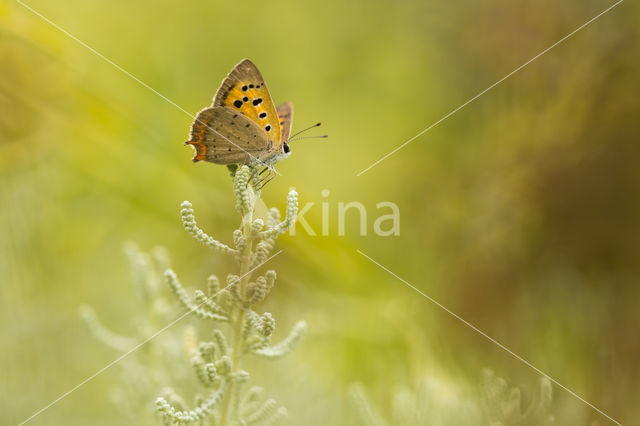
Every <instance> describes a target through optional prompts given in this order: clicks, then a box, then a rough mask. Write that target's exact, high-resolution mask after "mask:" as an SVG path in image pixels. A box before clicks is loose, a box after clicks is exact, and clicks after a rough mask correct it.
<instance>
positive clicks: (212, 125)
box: [185, 59, 320, 175]
mask: <svg viewBox="0 0 640 426" xmlns="http://www.w3.org/2000/svg"><path fill="white" fill-rule="evenodd" d="M292 121H293V104H291V103H290V102H285V103H283V104H281V105H279V106H278V107H277V108H276V107H275V105H274V103H273V100H272V99H271V95H270V94H269V90H268V89H267V86H266V84H265V82H264V79H263V78H262V75H261V74H260V71H258V68H257V67H256V65H255V64H254V63H253V62H251V61H250V60H249V59H244V60H242V61H241V62H240V63H239V64H237V65H236V66H235V67H234V68H233V70H231V72H230V73H229V75H227V77H226V78H225V79H224V80H223V81H222V85H221V86H220V88H219V89H218V91H217V92H216V95H215V97H214V99H213V104H212V105H211V106H210V107H208V108H205V109H203V110H202V111H200V112H199V113H198V115H197V116H196V117H195V120H194V121H193V124H192V125H191V132H190V133H189V140H188V141H186V142H185V144H188V145H191V146H192V147H193V148H194V150H195V155H194V157H193V161H194V162H197V161H201V160H204V161H209V162H211V163H215V164H226V165H231V164H248V165H252V166H265V169H263V172H264V170H266V169H269V170H270V171H272V172H273V175H275V169H274V168H273V165H274V164H275V163H277V162H278V161H280V160H283V159H285V158H287V157H288V156H289V154H290V153H291V149H290V147H289V143H288V142H289V137H290V134H291V125H292ZM317 125H320V123H318V124H317ZM317 125H316V126H317ZM316 126H312V127H316Z"/></svg>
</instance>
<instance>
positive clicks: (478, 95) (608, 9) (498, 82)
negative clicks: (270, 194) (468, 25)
mask: <svg viewBox="0 0 640 426" xmlns="http://www.w3.org/2000/svg"><path fill="white" fill-rule="evenodd" d="M623 1H624V0H618V1H617V2H616V3H614V4H612V5H611V6H609V7H608V8H606V9H605V10H603V11H602V12H600V13H599V14H597V15H596V16H594V17H593V18H591V19H589V20H588V21H587V22H585V23H584V24H582V25H580V26H579V27H578V28H576V29H575V30H573V31H571V32H570V33H569V34H567V35H566V36H564V37H562V38H561V39H560V40H558V41H556V42H555V43H553V44H552V45H551V46H549V47H547V48H546V49H544V50H543V51H542V52H540V53H538V54H537V55H536V56H534V57H533V58H531V59H529V60H528V61H527V62H525V63H524V64H522V65H520V66H519V67H518V68H516V69H515V70H513V71H511V72H510V73H509V74H507V75H505V76H504V77H502V78H501V79H500V80H498V81H496V82H495V83H493V84H492V85H491V86H489V87H487V88H486V89H484V90H483V91H482V92H480V93H478V94H477V95H475V96H474V97H473V98H471V99H469V100H468V101H466V102H465V103H463V104H462V105H460V106H459V107H457V108H456V109H454V110H453V111H451V112H449V113H448V114H447V115H445V116H444V117H442V118H441V119H440V120H438V121H436V122H435V123H433V124H432V125H430V126H429V127H427V128H426V129H424V130H422V131H421V132H420V133H418V134H417V135H415V136H414V137H412V138H411V139H409V140H408V141H406V142H405V143H403V144H402V145H400V146H398V147H397V148H396V149H394V150H393V151H391V152H389V153H388V154H386V155H385V156H383V157H382V158H380V159H379V160H378V161H376V162H374V163H373V164H371V165H370V166H369V167H367V168H366V169H364V170H361V171H360V172H359V173H358V174H357V175H356V176H361V175H363V174H364V173H366V172H368V171H369V170H371V169H372V168H373V167H375V166H377V165H378V164H380V163H381V162H383V161H384V160H386V159H387V158H389V157H391V156H392V155H393V154H395V153H396V152H398V151H400V150H401V149H402V148H404V147H405V146H407V145H409V144H410V143H411V142H413V141H414V140H416V139H418V138H419V137H420V136H422V135H424V134H425V133H427V132H428V131H429V130H431V129H433V128H434V127H436V126H437V125H438V124H440V123H442V122H443V121H444V120H446V119H447V118H449V117H451V116H452V115H453V114H455V113H456V112H458V111H460V110H461V109H462V108H464V107H466V106H467V105H469V104H470V103H471V102H473V101H475V100H476V99H478V98H479V97H480V96H482V95H484V94H485V93H487V92H488V91H489V90H491V89H493V88H494V87H496V86H497V85H499V84H500V83H502V82H503V81H505V80H506V79H508V78H509V77H511V76H512V75H514V74H515V73H517V72H518V71H520V70H521V69H523V68H524V67H526V66H527V65H529V64H530V63H532V62H533V61H535V60H536V59H538V58H539V57H541V56H542V55H544V54H545V53H547V52H549V51H550V50H551V49H553V48H554V47H556V46H557V45H559V44H560V43H562V42H563V41H565V40H567V39H568V38H569V37H571V36H573V35H574V34H575V33H577V32H578V31H580V30H582V29H583V28H585V27H586V26H587V25H589V24H591V23H592V22H593V21H595V20H596V19H598V18H600V17H601V16H602V15H604V14H605V13H607V12H609V11H610V10H611V9H613V8H614V7H616V6H618V5H619V4H620V3H622V2H623Z"/></svg>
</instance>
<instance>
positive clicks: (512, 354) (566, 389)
mask: <svg viewBox="0 0 640 426" xmlns="http://www.w3.org/2000/svg"><path fill="white" fill-rule="evenodd" d="M356 251H357V252H358V253H360V254H361V255H362V256H364V257H366V258H367V259H369V261H371V262H372V263H374V264H376V265H378V267H380V268H381V269H383V270H385V271H387V272H388V273H389V274H391V275H393V276H394V277H396V278H397V279H398V280H400V281H402V282H403V283H404V284H406V285H407V286H408V287H410V288H412V289H413V290H414V291H416V292H418V293H419V294H421V295H422V296H423V297H424V298H426V299H427V300H429V301H430V302H431V303H433V304H435V305H437V306H438V307H439V308H441V309H443V310H444V311H446V312H447V313H448V314H449V315H451V316H453V317H454V318H456V319H457V320H459V321H461V322H462V323H463V324H465V325H466V326H468V327H470V328H471V329H473V330H474V331H476V332H477V333H479V334H481V335H482V336H483V337H485V338H486V339H488V340H489V341H490V342H492V343H494V344H495V345H497V346H498V347H500V348H501V349H502V350H504V351H506V352H507V353H509V354H510V355H511V356H513V357H514V358H516V359H517V360H519V361H521V362H523V363H524V364H526V365H528V366H529V367H531V368H532V369H533V370H535V371H537V372H538V373H540V374H541V375H542V376H544V377H546V378H547V379H549V380H550V381H552V382H553V383H555V384H556V385H558V386H559V387H561V388H562V389H564V390H565V391H567V392H568V393H570V394H571V395H573V396H574V397H576V398H578V399H579V400H580V401H582V402H584V403H585V404H587V405H588V406H589V407H591V408H593V409H594V410H596V411H597V412H598V413H600V414H602V415H603V416H604V417H606V418H607V419H609V420H611V421H612V422H613V423H615V424H617V425H620V426H622V423H620V422H618V421H616V420H615V419H613V418H612V417H610V416H609V415H607V414H606V413H605V412H604V411H602V410H600V409H599V408H598V407H596V406H594V405H593V404H591V403H590V402H589V401H587V400H585V399H584V398H582V397H581V396H580V395H578V394H577V393H575V392H574V391H572V390H571V389H569V388H567V387H565V386H564V385H562V384H561V383H559V382H558V381H557V380H556V379H554V378H553V377H551V376H549V375H548V374H547V373H545V372H544V371H542V370H540V369H539V368H537V367H536V366H535V365H533V364H531V363H530V362H529V361H527V360H526V359H524V358H522V357H521V356H520V355H518V354H516V353H515V352H513V351H512V350H510V349H509V348H507V347H506V346H504V345H503V344H502V343H500V342H498V341H497V340H496V339H494V338H493V337H491V336H489V335H488V334H486V333H485V332H484V331H482V330H480V329H479V328H478V327H476V326H475V325H473V324H471V323H470V322H469V321H467V320H465V319H464V318H462V317H461V316H460V315H458V314H456V313H455V312H453V311H452V310H450V309H449V308H447V307H445V306H444V305H442V304H441V303H439V302H438V301H437V300H435V299H434V298H432V297H430V296H428V295H427V294H425V293H423V292H422V291H421V290H418V289H417V288H416V287H414V286H413V285H411V284H410V283H409V282H408V281H406V280H405V279H403V278H401V277H399V276H398V275H396V274H395V273H393V272H391V271H390V270H389V269H388V268H386V267H384V266H383V265H381V264H380V263H379V262H377V261H375V260H373V259H372V258H370V257H369V256H367V255H366V254H364V253H363V252H362V251H361V250H356Z"/></svg>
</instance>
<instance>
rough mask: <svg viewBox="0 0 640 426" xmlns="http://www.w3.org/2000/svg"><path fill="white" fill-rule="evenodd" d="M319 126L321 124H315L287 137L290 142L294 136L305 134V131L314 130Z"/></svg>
mask: <svg viewBox="0 0 640 426" xmlns="http://www.w3.org/2000/svg"><path fill="white" fill-rule="evenodd" d="M321 124H322V123H316V124H314V125H313V126H309V127H307V128H306V129H302V130H300V131H299V132H296V133H294V134H293V135H291V136H289V140H291V139H292V138H294V137H296V136H297V135H299V134H300V133H304V132H306V131H307V130H311V129H313V128H315V127H318V126H320V125H321Z"/></svg>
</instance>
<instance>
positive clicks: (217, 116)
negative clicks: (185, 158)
mask: <svg viewBox="0 0 640 426" xmlns="http://www.w3.org/2000/svg"><path fill="white" fill-rule="evenodd" d="M186 143H187V144H189V145H192V146H193V147H194V149H195V155H194V157H193V161H194V162H195V161H200V160H205V161H209V162H211V163H216V164H233V163H240V164H248V163H251V162H254V161H255V160H256V159H257V158H258V156H260V155H261V153H263V152H264V151H266V150H268V149H269V145H270V143H269V137H268V136H267V133H266V132H265V131H264V130H263V129H262V127H260V126H259V125H258V124H257V123H255V122H254V121H253V120H250V119H249V118H248V117H246V116H244V115H242V114H240V113H239V112H238V111H236V110H234V109H231V108H226V107H209V108H205V109H203V110H202V111H200V112H199V113H198V115H197V116H196V119H195V120H194V122H193V124H192V125H191V132H190V134H189V140H188V141H187V142H186Z"/></svg>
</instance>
